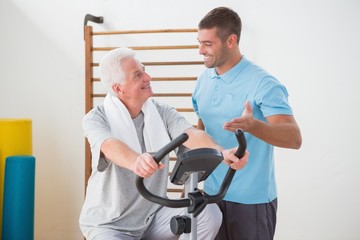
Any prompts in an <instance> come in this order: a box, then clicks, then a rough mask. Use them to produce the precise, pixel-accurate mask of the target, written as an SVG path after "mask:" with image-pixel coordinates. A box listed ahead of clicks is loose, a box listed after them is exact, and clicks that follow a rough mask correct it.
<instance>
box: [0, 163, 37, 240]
mask: <svg viewBox="0 0 360 240" xmlns="http://www.w3.org/2000/svg"><path fill="white" fill-rule="evenodd" d="M34 202H35V157H33V156H9V157H7V158H6V162H5V176H4V201H3V204H4V205H3V221H2V240H20V239H21V240H25V239H26V240H32V239H34Z"/></svg>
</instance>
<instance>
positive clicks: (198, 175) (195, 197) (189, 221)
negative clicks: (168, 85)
mask: <svg viewBox="0 0 360 240" xmlns="http://www.w3.org/2000/svg"><path fill="white" fill-rule="evenodd" d="M235 136H236V138H237V141H238V143H239V147H238V149H237V151H236V153H235V155H236V156H237V157H238V158H241V157H243V156H244V154H245V150H246V140H245V136H244V132H243V131H242V130H241V129H237V130H236V131H235ZM188 138H189V136H188V135H187V134H186V133H183V134H181V135H180V136H178V137H177V138H175V139H174V140H172V141H171V142H170V143H168V144H167V145H165V146H164V147H163V148H161V149H160V150H159V151H158V152H156V153H154V154H153V158H154V160H155V161H156V162H157V163H159V162H160V161H161V160H162V159H163V158H164V157H165V156H166V155H167V154H169V153H170V152H171V151H172V150H174V149H175V148H177V147H179V146H180V145H182V144H183V143H184V142H185V141H186V140H187V139H188ZM222 160H223V155H222V154H221V152H220V151H218V150H216V149H211V148H199V149H193V150H190V151H187V152H184V153H182V154H180V155H179V156H178V159H177V161H176V163H175V166H174V169H173V171H172V173H171V175H170V181H171V182H172V183H173V184H176V185H184V184H185V196H186V198H182V199H169V198H164V197H160V196H156V195H154V194H152V193H151V192H149V191H148V189H147V188H146V187H145V185H144V178H142V177H137V179H136V187H137V189H138V191H139V193H140V194H141V195H142V196H143V197H144V198H146V199H147V200H149V201H151V202H154V203H157V204H160V205H162V206H166V207H171V208H185V207H187V208H188V211H187V212H188V213H187V214H185V215H184V216H179V215H178V216H174V217H172V219H171V221H170V228H171V231H172V233H173V234H175V235H181V234H184V238H183V239H188V240H196V238H197V220H196V217H197V216H198V215H199V214H200V213H201V212H202V210H204V208H205V207H206V205H207V204H211V203H217V202H219V201H221V200H222V199H223V198H224V197H225V194H226V192H227V190H228V188H229V186H230V183H231V181H232V179H233V177H234V174H235V172H236V171H235V170H234V169H232V168H230V167H229V170H228V171H227V173H226V176H225V178H224V180H223V182H222V184H221V186H220V189H219V191H218V193H217V194H215V195H212V196H210V195H208V194H207V193H206V192H203V191H200V190H199V189H198V183H199V182H201V181H204V180H205V179H206V178H207V177H208V176H209V175H210V174H211V173H212V172H213V171H214V170H215V168H216V167H217V166H218V165H219V164H220V163H221V162H222Z"/></svg>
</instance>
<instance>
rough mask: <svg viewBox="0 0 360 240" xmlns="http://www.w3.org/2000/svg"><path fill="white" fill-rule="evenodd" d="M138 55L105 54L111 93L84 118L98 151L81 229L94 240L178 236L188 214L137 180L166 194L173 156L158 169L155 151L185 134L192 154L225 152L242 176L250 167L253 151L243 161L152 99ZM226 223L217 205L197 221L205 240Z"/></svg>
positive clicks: (226, 159) (87, 133)
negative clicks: (176, 221) (143, 191)
mask: <svg viewBox="0 0 360 240" xmlns="http://www.w3.org/2000/svg"><path fill="white" fill-rule="evenodd" d="M134 55H135V54H134V51H132V50H131V49H128V48H119V49H115V50H112V51H110V52H109V53H107V54H106V55H105V56H104V58H103V59H102V61H101V63H100V68H101V81H102V82H103V83H104V86H105V88H106V90H107V92H108V94H107V96H106V98H105V100H104V103H103V104H102V105H100V106H98V107H96V108H94V109H93V110H91V111H90V112H89V113H88V114H86V116H85V117H84V119H83V129H84V132H85V136H86V138H87V139H88V141H89V143H90V145H91V153H92V173H91V176H90V178H89V181H88V188H87V194H86V199H85V203H84V205H83V208H82V211H81V215H80V228H81V231H82V233H83V234H84V236H85V237H86V239H87V240H91V239H94V240H95V239H96V240H118V239H121V240H124V239H126V240H128V239H129V240H130V239H157V240H161V239H164V240H169V239H177V238H178V237H179V236H175V235H173V234H172V232H171V230H170V220H171V217H172V216H175V215H181V214H183V211H184V209H183V208H182V209H179V208H167V207H162V208H161V206H159V205H157V204H155V203H152V202H149V201H148V200H146V199H144V198H143V197H142V196H140V194H139V193H138V191H137V188H136V186H135V180H136V176H137V175H138V176H140V177H143V178H146V179H145V184H146V187H147V188H148V189H150V191H151V192H153V193H154V194H155V195H158V196H165V195H166V188H167V177H168V157H167V158H166V160H165V161H163V162H162V163H160V164H157V163H156V162H155V161H154V159H153V158H152V156H151V155H150V154H149V152H155V151H158V150H159V149H160V148H162V147H163V146H165V145H166V144H167V143H168V142H169V141H170V139H173V138H176V137H177V136H178V135H180V134H182V133H184V132H185V133H187V134H188V135H189V139H188V140H187V141H186V142H185V143H184V146H185V147H187V148H190V149H193V148H201V147H210V148H215V149H218V150H221V151H222V154H223V156H224V162H225V163H227V164H229V165H230V166H231V167H232V168H233V169H236V170H237V169H241V168H242V167H243V166H244V165H245V164H246V162H247V157H248V152H246V154H245V156H244V157H243V158H241V159H238V158H237V157H236V156H235V155H234V152H235V151H236V147H235V148H233V149H230V150H222V148H221V147H220V146H219V145H218V144H216V143H215V142H214V141H213V140H212V138H210V137H209V136H208V135H207V134H206V133H205V132H204V131H202V130H198V129H195V128H193V127H192V125H191V124H190V123H188V122H187V121H186V120H185V119H184V118H183V117H182V116H181V115H180V114H179V113H178V112H176V110H175V109H174V108H172V107H170V106H168V105H166V104H162V103H159V102H157V101H154V100H150V99H149V98H150V97H151V96H152V95H153V92H152V89H151V84H150V81H151V77H150V76H149V75H148V74H147V73H146V72H145V70H144V66H143V65H142V64H141V63H140V62H139V61H138V60H137V59H136V58H135V57H134ZM159 170H160V171H159ZM221 219H222V215H221V212H220V211H219V209H218V207H217V205H216V204H209V205H207V207H206V208H205V210H204V211H203V212H202V213H201V214H200V215H199V216H198V239H213V238H214V237H215V235H216V234H217V232H218V229H219V227H220V225H221Z"/></svg>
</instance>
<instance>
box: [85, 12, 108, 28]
mask: <svg viewBox="0 0 360 240" xmlns="http://www.w3.org/2000/svg"><path fill="white" fill-rule="evenodd" d="M89 21H90V22H94V23H103V22H104V18H103V17H96V16H93V15H91V14H86V15H85V19H84V26H86V25H87V23H88V22H89Z"/></svg>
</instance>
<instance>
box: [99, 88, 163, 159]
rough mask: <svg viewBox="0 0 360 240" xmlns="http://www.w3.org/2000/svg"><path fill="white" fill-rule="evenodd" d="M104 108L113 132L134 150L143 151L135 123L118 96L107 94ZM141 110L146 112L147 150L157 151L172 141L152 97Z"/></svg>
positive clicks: (145, 139) (145, 135)
mask: <svg viewBox="0 0 360 240" xmlns="http://www.w3.org/2000/svg"><path fill="white" fill-rule="evenodd" d="M104 109H105V114H106V116H107V119H108V121H109V124H110V128H111V132H112V134H114V136H115V137H116V138H118V139H119V140H121V141H122V142H124V143H126V144H127V145H128V146H129V147H130V148H132V149H133V150H134V151H136V152H138V153H141V147H140V142H139V139H138V137H137V133H136V129H135V125H134V122H133V120H132V119H131V116H130V113H129V111H128V110H127V108H126V107H125V105H124V104H123V103H122V102H121V101H120V100H119V99H118V98H117V97H115V96H111V95H110V94H107V95H106V97H105V100H104ZM141 110H142V112H143V113H144V132H143V135H144V141H145V147H146V152H156V151H158V150H159V149H160V148H162V147H163V146H165V145H166V144H167V143H169V142H170V138H169V135H168V134H167V131H166V128H165V126H164V122H163V121H162V119H161V117H160V114H159V112H158V110H157V108H156V106H155V105H154V103H153V102H152V101H151V100H150V99H148V100H147V101H146V102H145V103H144V105H143V107H142V109H141Z"/></svg>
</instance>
